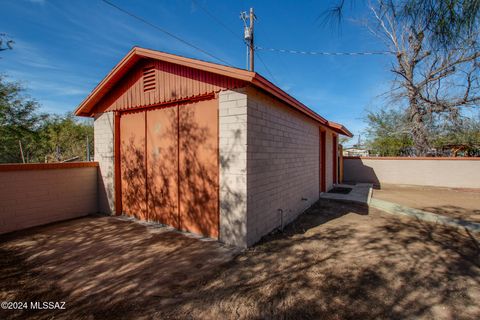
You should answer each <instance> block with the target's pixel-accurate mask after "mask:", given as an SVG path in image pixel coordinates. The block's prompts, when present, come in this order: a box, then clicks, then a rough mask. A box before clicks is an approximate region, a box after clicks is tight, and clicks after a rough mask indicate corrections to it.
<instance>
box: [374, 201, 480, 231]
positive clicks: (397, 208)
mask: <svg viewBox="0 0 480 320" xmlns="http://www.w3.org/2000/svg"><path fill="white" fill-rule="evenodd" d="M370 205H371V206H372V207H375V208H377V209H380V210H382V211H385V212H387V213H391V214H396V215H403V216H409V217H413V218H417V219H421V220H424V221H429V222H434V223H440V224H443V225H447V226H451V227H455V228H460V229H467V230H469V231H473V232H480V223H477V222H470V221H465V220H460V219H455V218H450V217H446V216H442V215H439V214H435V213H431V212H427V211H423V210H418V209H414V208H409V207H406V206H402V205H399V204H397V203H393V202H388V201H385V200H379V199H375V198H373V199H371V201H370Z"/></svg>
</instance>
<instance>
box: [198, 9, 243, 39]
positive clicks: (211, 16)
mask: <svg viewBox="0 0 480 320" xmlns="http://www.w3.org/2000/svg"><path fill="white" fill-rule="evenodd" d="M193 2H194V3H195V4H196V5H197V6H198V7H199V8H200V9H202V11H203V12H205V13H206V14H207V15H208V16H209V17H210V18H212V20H215V22H217V23H218V24H219V25H221V26H222V27H223V28H224V29H225V30H227V31H228V32H230V33H231V34H233V35H234V36H235V37H239V35H238V34H237V33H236V32H235V31H233V30H232V29H231V28H230V27H229V26H228V25H226V24H225V23H224V22H223V21H222V20H220V19H219V18H217V17H216V16H215V15H214V14H213V13H211V12H210V11H208V10H207V9H206V8H205V7H204V6H202V5H201V4H200V3H199V2H198V1H197V0H193ZM242 41H243V38H242Z"/></svg>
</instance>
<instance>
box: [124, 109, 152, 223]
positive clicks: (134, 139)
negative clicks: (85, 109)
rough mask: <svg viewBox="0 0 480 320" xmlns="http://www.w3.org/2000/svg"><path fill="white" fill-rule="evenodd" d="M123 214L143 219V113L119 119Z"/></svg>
mask: <svg viewBox="0 0 480 320" xmlns="http://www.w3.org/2000/svg"><path fill="white" fill-rule="evenodd" d="M120 163H121V177H122V179H121V180H122V183H121V185H122V186H121V187H122V211H123V213H125V214H128V215H131V216H135V217H137V218H139V219H146V218H147V216H146V213H147V210H146V209H147V208H146V186H145V182H146V168H145V113H144V112H140V113H132V114H124V115H122V116H121V120H120Z"/></svg>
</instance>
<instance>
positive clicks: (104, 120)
mask: <svg viewBox="0 0 480 320" xmlns="http://www.w3.org/2000/svg"><path fill="white" fill-rule="evenodd" d="M114 119H115V117H114V113H113V112H105V113H99V114H96V115H95V120H94V122H93V127H94V144H95V148H94V150H95V151H94V152H95V153H94V154H95V161H96V162H98V164H99V175H98V208H99V211H100V212H102V213H106V214H113V213H114V212H115V160H114V159H115V155H114V149H113V148H114V133H115V124H114Z"/></svg>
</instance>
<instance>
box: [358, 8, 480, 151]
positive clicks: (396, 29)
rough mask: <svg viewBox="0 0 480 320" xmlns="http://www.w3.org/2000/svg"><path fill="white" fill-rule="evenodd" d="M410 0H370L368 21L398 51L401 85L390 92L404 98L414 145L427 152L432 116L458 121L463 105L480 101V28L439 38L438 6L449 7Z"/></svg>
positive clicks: (394, 65) (397, 70)
mask: <svg viewBox="0 0 480 320" xmlns="http://www.w3.org/2000/svg"><path fill="white" fill-rule="evenodd" d="M440 2H442V1H439V3H440ZM460 2H461V1H460ZM407 3H408V1H407ZM410 3H411V4H412V5H410V6H408V5H406V4H405V2H402V1H391V0H377V1H376V2H375V3H370V4H369V7H370V10H371V12H372V17H373V19H371V20H369V22H368V23H367V26H368V28H369V29H370V30H371V32H372V33H373V34H375V35H376V36H377V37H379V38H380V39H382V41H384V43H385V44H386V45H387V46H388V48H389V50H390V51H392V53H393V54H395V59H394V62H393V63H392V72H393V73H394V74H395V75H396V78H395V81H396V90H393V91H392V92H391V93H392V96H394V97H395V98H396V99H402V100H403V101H404V102H405V104H406V111H407V115H408V120H409V122H410V125H411V131H412V138H413V142H414V147H415V149H416V152H417V154H418V155H424V154H425V153H426V152H427V151H428V150H429V147H430V140H429V134H428V122H429V121H433V120H435V119H436V120H438V119H445V120H449V121H453V122H456V121H459V119H460V117H459V115H460V109H461V108H466V107H475V106H478V104H479V102H480V91H479V89H480V82H479V78H478V73H479V58H480V51H479V50H478V49H479V47H478V43H477V40H478V36H479V34H478V30H476V28H466V29H462V30H460V29H459V30H458V33H457V34H456V35H455V36H454V37H453V38H451V39H450V40H449V41H445V40H442V39H441V38H440V40H439V33H438V28H439V21H438V16H439V15H438V12H437V11H436V10H445V8H441V7H438V8H436V7H435V6H434V4H432V7H429V8H425V7H424V6H423V5H415V4H417V3H422V2H421V1H416V2H410ZM451 10H456V8H451ZM441 25H442V27H443V23H442V24H441ZM452 27H453V26H452ZM397 102H398V101H397Z"/></svg>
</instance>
